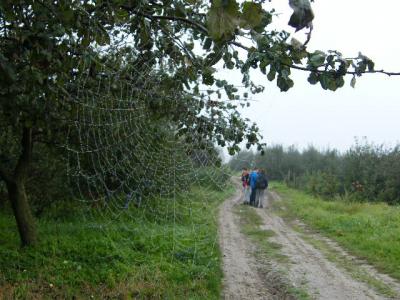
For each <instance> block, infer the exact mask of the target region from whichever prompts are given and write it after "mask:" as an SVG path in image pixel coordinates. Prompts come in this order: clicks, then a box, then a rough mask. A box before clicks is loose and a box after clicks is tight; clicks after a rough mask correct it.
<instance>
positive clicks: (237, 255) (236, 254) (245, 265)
mask: <svg viewBox="0 0 400 300" xmlns="http://www.w3.org/2000/svg"><path fill="white" fill-rule="evenodd" d="M240 200H241V195H240V193H236V195H235V196H233V197H232V198H230V199H228V200H226V201H225V202H224V203H223V204H222V205H221V207H220V210H219V244H220V248H221V252H222V255H223V259H222V261H223V267H222V268H223V271H224V280H223V288H224V289H223V298H224V299H243V300H247V299H248V300H251V299H271V297H270V294H269V292H268V290H267V289H266V288H265V285H264V283H263V280H262V278H260V275H259V273H258V272H257V269H258V262H257V261H256V259H255V258H254V257H253V256H252V253H253V252H254V248H255V246H254V245H252V244H251V243H250V242H249V241H248V240H247V239H246V237H245V236H243V234H241V233H240V227H239V226H238V222H237V216H236V215H235V213H234V211H233V208H234V206H235V205H239V203H240Z"/></svg>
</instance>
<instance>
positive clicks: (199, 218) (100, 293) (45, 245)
mask: <svg viewBox="0 0 400 300" xmlns="http://www.w3.org/2000/svg"><path fill="white" fill-rule="evenodd" d="M232 192H233V190H232V189H229V188H228V189H227V190H225V191H215V190H212V189H209V188H204V187H195V188H193V189H192V190H191V191H190V192H187V193H179V194H177V195H175V197H174V198H158V199H152V200H149V201H148V202H146V203H145V204H144V205H142V206H141V207H139V208H138V207H135V206H132V207H130V208H129V209H127V210H121V212H120V214H119V215H113V216H112V215H111V214H110V213H107V212H105V211H102V210H98V211H96V212H94V213H93V214H92V216H91V218H85V217H84V216H83V214H82V213H79V210H77V211H76V215H75V216H70V217H68V218H59V219H57V218H54V211H53V212H52V217H43V218H41V219H40V220H39V222H38V227H39V232H40V236H41V240H40V243H39V245H38V246H37V247H35V248H22V249H21V248H19V247H18V246H19V240H18V236H17V234H16V233H17V230H16V227H15V221H14V220H13V218H12V217H11V215H9V214H7V213H4V212H3V213H2V215H1V216H0V228H1V230H0V250H1V255H0V298H9V299H16V298H21V299H25V298H57V297H58V298H73V297H78V298H89V297H94V298H106V297H109V298H117V297H122V298H124V297H127V298H130V297H132V298H139V299H161V298H162V299H166V298H168V299H189V298H190V299H219V295H220V288H221V277H222V274H221V270H220V253H219V249H218V245H217V222H216V210H217V207H218V205H219V204H220V203H221V201H223V199H225V198H226V197H227V196H228V195H229V194H230V193H232ZM106 220H107V223H105V221H106Z"/></svg>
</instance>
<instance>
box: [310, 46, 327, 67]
mask: <svg viewBox="0 0 400 300" xmlns="http://www.w3.org/2000/svg"><path fill="white" fill-rule="evenodd" d="M325 57H326V54H325V53H324V52H322V51H320V50H316V51H314V52H313V53H311V54H310V56H309V57H308V65H310V66H311V67H319V66H321V65H323V64H324V62H325Z"/></svg>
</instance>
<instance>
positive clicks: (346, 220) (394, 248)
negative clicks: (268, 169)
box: [272, 183, 400, 279]
mask: <svg viewBox="0 0 400 300" xmlns="http://www.w3.org/2000/svg"><path fill="white" fill-rule="evenodd" d="M272 189H274V190H275V191H277V192H278V193H279V194H280V195H281V196H282V197H283V198H284V199H285V201H284V202H283V203H284V205H285V207H286V209H285V210H282V211H281V212H282V213H283V214H284V216H286V217H289V218H299V219H301V220H303V221H304V222H305V223H306V224H307V225H309V226H310V227H311V228H312V229H315V230H318V231H320V232H321V233H323V234H324V235H326V236H328V237H329V238H331V239H333V240H335V241H337V242H338V243H339V245H341V246H343V247H344V248H345V249H347V250H348V251H349V252H350V253H351V254H353V255H355V256H357V257H359V258H361V259H365V260H366V261H368V262H369V263H371V264H372V265H374V266H375V267H376V268H377V269H378V270H380V271H382V272H384V273H387V274H389V275H391V276H392V277H394V278H396V279H400V268H399V266H400V207H394V206H388V205H387V204H383V203H373V204H371V203H354V202H345V201H326V200H322V199H320V198H317V197H313V196H311V195H309V194H307V193H305V192H302V191H299V190H294V189H290V188H288V187H286V186H285V185H284V184H282V183H273V184H272ZM279 205H280V204H279Z"/></svg>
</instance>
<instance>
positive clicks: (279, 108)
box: [243, 0, 400, 150]
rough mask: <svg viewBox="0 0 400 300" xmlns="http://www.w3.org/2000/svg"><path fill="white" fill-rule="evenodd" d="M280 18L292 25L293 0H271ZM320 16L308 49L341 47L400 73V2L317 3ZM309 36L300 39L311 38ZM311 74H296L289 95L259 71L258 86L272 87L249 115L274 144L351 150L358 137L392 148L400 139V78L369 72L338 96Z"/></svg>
mask: <svg viewBox="0 0 400 300" xmlns="http://www.w3.org/2000/svg"><path fill="white" fill-rule="evenodd" d="M265 5H273V6H274V7H276V8H277V10H278V11H279V12H281V13H282V14H281V15H280V16H279V21H278V23H279V24H280V26H284V28H285V29H286V30H287V31H289V32H291V33H292V32H293V30H291V29H290V27H288V26H287V25H286V24H287V22H288V20H289V18H290V14H291V13H292V10H291V9H290V8H289V6H288V0H272V2H271V3H268V2H267V3H266V4H265ZM312 6H313V10H314V14H315V19H314V22H313V23H314V30H313V33H312V38H311V41H310V43H309V45H308V50H309V51H312V50H315V49H320V50H329V49H332V50H333V49H335V50H339V51H340V52H342V54H343V55H344V56H345V57H354V56H357V55H358V52H359V51H361V52H362V53H363V54H364V55H367V56H368V57H370V58H371V59H373V60H374V61H375V68H376V69H384V70H385V71H397V72H400V59H399V57H398V56H399V55H400V41H399V27H400V26H399V24H398V22H399V17H398V15H399V13H400V1H398V0H382V1H376V0H347V1H345V0H334V1H333V0H332V1H327V0H315V2H314V3H313V4H312ZM305 32H306V31H302V32H300V33H297V34H296V35H295V37H296V38H297V39H298V40H300V41H304V40H305ZM307 76H308V75H307V74H303V73H302V72H301V71H298V72H293V77H292V78H293V79H294V81H295V86H294V87H293V88H292V89H291V90H289V91H288V92H286V93H282V92H280V91H279V88H278V87H276V83H275V82H273V83H270V82H268V81H267V79H266V78H265V76H264V75H262V74H261V73H260V74H256V81H257V83H259V84H263V85H264V86H265V87H266V89H265V92H264V93H263V94H258V95H255V96H253V98H254V100H256V101H253V102H252V105H251V107H250V108H247V109H246V110H245V111H243V113H244V115H246V116H248V117H249V118H250V119H251V120H253V121H255V122H257V123H258V125H259V127H260V129H261V131H262V133H263V135H264V139H265V141H266V142H267V143H268V144H278V143H279V144H284V145H292V144H294V145H297V146H299V147H300V148H303V147H306V146H307V145H309V144H313V145H314V146H316V147H318V148H321V149H324V148H327V147H330V148H337V149H339V150H345V149H347V148H349V147H350V146H351V145H352V144H354V137H363V136H366V137H367V138H368V140H369V141H371V142H375V143H385V144H387V145H389V146H390V145H394V144H396V143H397V142H400V134H399V128H400V97H399V88H400V76H398V77H395V76H393V77H388V76H385V75H380V74H366V75H364V76H362V77H361V78H357V83H356V88H355V89H353V88H351V87H350V84H349V82H350V80H351V77H348V78H347V80H346V86H345V87H344V88H341V89H339V90H337V91H336V92H331V91H324V90H323V89H322V88H321V87H320V85H319V84H318V85H315V86H312V85H310V84H309V83H308V82H307Z"/></svg>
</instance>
